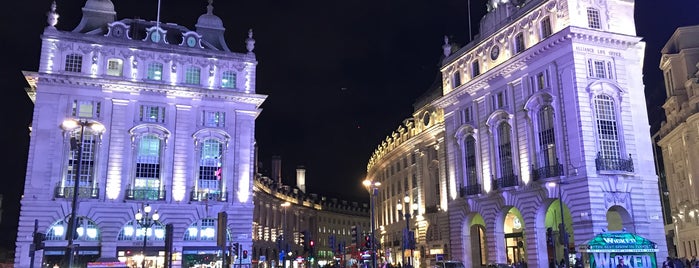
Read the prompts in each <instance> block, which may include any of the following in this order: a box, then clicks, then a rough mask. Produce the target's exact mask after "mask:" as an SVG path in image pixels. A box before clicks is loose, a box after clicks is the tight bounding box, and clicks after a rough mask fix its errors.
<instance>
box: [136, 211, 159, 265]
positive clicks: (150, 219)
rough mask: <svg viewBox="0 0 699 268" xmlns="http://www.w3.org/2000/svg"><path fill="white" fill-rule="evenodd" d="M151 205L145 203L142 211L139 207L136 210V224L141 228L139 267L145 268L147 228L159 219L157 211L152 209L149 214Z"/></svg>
mask: <svg viewBox="0 0 699 268" xmlns="http://www.w3.org/2000/svg"><path fill="white" fill-rule="evenodd" d="M151 210H152V209H151V207H150V205H149V204H146V205H145V206H144V207H143V212H141V210H140V209H139V210H138V212H136V223H137V224H138V226H139V227H141V228H143V248H142V249H141V254H142V255H143V260H142V261H141V267H142V268H145V267H146V241H147V240H148V228H150V227H152V226H153V225H154V224H155V223H156V222H157V221H158V219H160V215H158V211H157V210H156V211H154V212H153V214H151Z"/></svg>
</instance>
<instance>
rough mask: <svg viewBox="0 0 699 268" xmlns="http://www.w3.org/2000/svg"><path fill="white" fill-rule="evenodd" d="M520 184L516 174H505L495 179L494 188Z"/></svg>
mask: <svg viewBox="0 0 699 268" xmlns="http://www.w3.org/2000/svg"><path fill="white" fill-rule="evenodd" d="M517 185H519V177H518V176H517V175H515V174H508V175H503V176H502V177H500V178H497V179H494V180H493V190H497V189H501V188H505V187H512V186H517Z"/></svg>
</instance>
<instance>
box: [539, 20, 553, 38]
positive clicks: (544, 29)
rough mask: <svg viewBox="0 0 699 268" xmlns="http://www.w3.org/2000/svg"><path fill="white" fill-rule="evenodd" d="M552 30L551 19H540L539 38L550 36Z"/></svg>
mask: <svg viewBox="0 0 699 268" xmlns="http://www.w3.org/2000/svg"><path fill="white" fill-rule="evenodd" d="M552 33H553V31H552V30H551V19H549V17H546V18H544V19H543V20H541V39H544V38H546V37H549V36H551V34H552Z"/></svg>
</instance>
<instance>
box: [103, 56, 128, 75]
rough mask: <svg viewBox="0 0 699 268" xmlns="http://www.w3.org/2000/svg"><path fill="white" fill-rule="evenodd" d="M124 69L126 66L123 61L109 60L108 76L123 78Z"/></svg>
mask: <svg viewBox="0 0 699 268" xmlns="http://www.w3.org/2000/svg"><path fill="white" fill-rule="evenodd" d="M123 67H124V64H123V61H122V60H121V59H109V60H107V75H110V76H122V74H123Z"/></svg>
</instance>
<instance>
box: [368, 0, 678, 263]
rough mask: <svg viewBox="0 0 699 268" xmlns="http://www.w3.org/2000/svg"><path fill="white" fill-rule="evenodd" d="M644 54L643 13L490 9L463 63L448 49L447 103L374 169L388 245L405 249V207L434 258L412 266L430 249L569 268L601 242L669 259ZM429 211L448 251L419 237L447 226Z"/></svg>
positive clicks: (587, 1) (421, 119) (625, 8)
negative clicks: (632, 240) (639, 241)
mask: <svg viewBox="0 0 699 268" xmlns="http://www.w3.org/2000/svg"><path fill="white" fill-rule="evenodd" d="M644 49H645V44H644V43H643V42H642V41H641V37H638V36H636V32H635V23H634V1H628V0H522V1H499V0H493V1H488V13H487V14H486V15H485V16H484V17H483V18H482V19H481V23H480V33H479V34H478V35H477V36H476V37H475V39H474V40H472V41H471V42H470V43H468V44H466V45H465V46H464V47H461V48H459V49H458V50H457V51H454V50H456V49H455V48H453V47H452V46H451V44H450V43H449V40H448V39H446V38H445V44H444V46H443V50H444V56H445V59H444V60H443V64H442V67H441V72H442V92H441V96H439V97H438V98H436V99H434V100H432V101H429V102H427V103H425V104H423V105H421V106H420V108H418V110H417V111H416V113H415V114H414V116H415V119H410V120H408V121H407V123H406V124H405V127H400V128H399V129H398V130H397V131H396V132H395V133H394V134H393V135H391V136H390V137H388V138H387V139H386V141H384V142H383V143H382V144H381V146H379V149H377V151H376V152H375V153H374V155H372V157H371V159H370V160H369V167H368V171H369V178H370V179H373V180H378V181H381V182H382V185H381V187H382V190H381V192H380V193H382V194H383V196H382V195H381V194H380V195H379V196H380V198H379V199H380V200H381V202H382V203H381V206H382V207H380V208H378V210H379V212H378V213H379V214H380V215H381V214H382V213H383V215H382V216H381V217H380V218H379V219H378V220H377V224H378V226H379V228H381V229H382V233H384V234H385V235H386V237H387V238H388V240H389V241H395V240H399V239H398V238H396V237H401V236H400V234H399V233H397V232H399V230H400V229H399V227H394V226H389V225H390V224H395V221H396V219H398V220H400V218H401V215H402V213H405V211H404V210H403V211H399V210H397V208H396V205H395V204H397V203H400V202H401V200H400V199H401V198H403V196H405V195H407V196H408V198H406V200H407V201H408V203H415V204H416V208H417V210H416V211H414V214H413V215H417V216H418V217H417V219H413V220H417V221H416V222H411V223H410V224H409V225H408V229H417V230H418V231H417V232H416V238H417V242H418V245H417V246H416V248H418V249H419V250H418V251H419V253H420V254H419V257H417V258H423V259H424V260H418V261H416V262H415V263H414V264H415V266H422V265H423V264H426V263H427V259H428V254H424V255H423V254H422V253H423V250H421V247H423V246H424V247H425V250H424V252H429V253H433V252H434V253H443V254H444V256H446V258H448V259H453V260H460V261H463V262H464V264H465V265H466V267H484V266H485V265H487V264H488V263H521V262H524V263H526V264H527V266H528V267H550V265H552V264H553V262H557V263H558V262H560V260H562V259H568V260H569V262H570V263H571V265H572V264H573V263H574V262H576V258H575V257H580V256H581V253H580V252H578V249H580V247H581V246H582V247H584V246H585V244H586V243H587V242H589V241H590V240H591V239H592V238H593V237H595V235H598V234H600V233H602V232H630V233H634V234H637V235H640V236H642V237H646V238H648V239H650V240H651V241H653V242H654V243H656V245H657V248H658V249H660V251H659V252H658V253H657V258H656V260H659V261H662V260H664V259H665V256H667V251H666V250H664V249H666V242H665V238H664V235H663V220H662V210H661V203H660V198H659V191H658V179H657V175H656V172H655V168H654V165H653V150H652V146H651V145H652V141H651V138H650V133H649V131H648V130H649V127H648V125H649V123H648V116H647V113H646V109H645V105H646V102H645V98H644V85H643V81H642V74H641V71H642V63H643V53H644ZM677 77H680V76H677ZM416 149H417V150H416ZM404 159H405V160H404ZM413 159H414V160H413ZM413 174H415V175H413ZM401 180H403V181H404V182H400V181H401ZM394 185H395V186H394ZM421 188H422V189H421ZM430 195H432V196H433V197H430ZM430 205H438V209H437V211H438V212H437V213H435V214H434V215H442V213H443V212H441V211H446V213H447V214H448V224H449V225H448V226H449V227H448V231H447V232H445V233H448V234H449V235H448V236H447V241H448V243H445V244H446V245H444V246H443V247H441V248H440V247H439V244H440V243H441V241H440V243H431V242H430V239H429V236H428V235H422V234H421V232H424V233H425V234H429V233H432V231H429V230H431V229H432V228H431V227H432V226H434V225H437V224H436V222H434V221H431V222H429V221H427V220H425V218H428V217H426V216H427V215H426V214H427V212H428V211H430V209H428V207H430ZM410 211H413V210H412V209H411V210H410ZM386 219H387V220H386ZM441 222H442V221H440V223H441ZM421 225H422V226H429V227H428V228H425V229H420V227H421ZM436 229H437V230H441V228H436ZM391 237H394V238H391ZM436 241H439V240H436ZM384 243H385V241H384ZM389 243H390V242H389ZM421 243H422V244H421ZM430 244H432V245H430ZM394 245H399V244H398V243H394ZM433 250H434V251H433ZM598 257H600V258H607V259H604V260H597V261H602V262H603V263H610V264H613V265H616V262H617V258H614V257H613V256H612V255H604V256H602V255H600V256H598ZM628 257H631V256H628ZM598 263H599V262H598ZM586 264H587V265H590V263H586ZM657 265H660V264H659V263H658V264H657Z"/></svg>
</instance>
